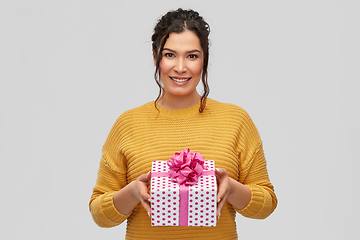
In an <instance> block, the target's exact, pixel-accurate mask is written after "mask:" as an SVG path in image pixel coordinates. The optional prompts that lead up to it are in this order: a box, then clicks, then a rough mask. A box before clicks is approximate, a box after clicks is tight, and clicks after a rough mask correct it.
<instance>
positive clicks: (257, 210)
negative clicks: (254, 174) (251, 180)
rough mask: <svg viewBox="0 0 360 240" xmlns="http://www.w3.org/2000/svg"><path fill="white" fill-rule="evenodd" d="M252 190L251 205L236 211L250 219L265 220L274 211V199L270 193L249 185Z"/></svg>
mask: <svg viewBox="0 0 360 240" xmlns="http://www.w3.org/2000/svg"><path fill="white" fill-rule="evenodd" d="M248 187H249V188H250V190H251V200H250V203H249V204H248V205H247V206H246V207H245V208H243V209H241V210H238V209H235V210H236V211H237V212H238V213H240V214H241V215H243V216H244V217H248V218H255V219H265V218H266V217H268V216H269V215H270V214H271V211H272V198H271V195H270V193H268V192H267V191H266V190H263V189H262V188H260V187H258V186H255V185H248Z"/></svg>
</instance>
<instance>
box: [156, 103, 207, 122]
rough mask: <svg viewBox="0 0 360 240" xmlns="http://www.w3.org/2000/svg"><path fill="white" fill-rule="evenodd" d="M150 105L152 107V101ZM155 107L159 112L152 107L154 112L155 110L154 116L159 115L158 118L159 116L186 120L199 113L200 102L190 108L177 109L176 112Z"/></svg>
mask: <svg viewBox="0 0 360 240" xmlns="http://www.w3.org/2000/svg"><path fill="white" fill-rule="evenodd" d="M152 105H153V106H154V101H152ZM156 106H157V108H158V109H159V111H157V110H156V108H155V107H154V110H155V112H156V114H159V116H161V117H167V118H174V119H181V118H188V117H191V116H194V115H196V114H200V112H199V107H200V101H199V102H198V103H197V104H195V105H194V106H192V107H190V108H185V109H178V110H168V109H165V108H162V107H161V106H159V105H158V104H157V105H156Z"/></svg>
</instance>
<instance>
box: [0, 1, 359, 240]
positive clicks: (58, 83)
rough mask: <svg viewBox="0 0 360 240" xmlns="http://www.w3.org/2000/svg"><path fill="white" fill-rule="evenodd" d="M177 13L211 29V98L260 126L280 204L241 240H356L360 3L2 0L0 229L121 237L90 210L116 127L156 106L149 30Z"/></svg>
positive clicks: (245, 226) (29, 235)
mask: <svg viewBox="0 0 360 240" xmlns="http://www.w3.org/2000/svg"><path fill="white" fill-rule="evenodd" d="M178 7H183V8H194V9H196V10H198V11H199V12H200V13H201V14H202V15H203V16H204V17H205V19H206V20H207V21H208V22H209V24H210V26H211V30H212V32H211V35H210V39H211V42H212V45H211V48H210V54H211V57H210V67H209V83H210V88H211V94H210V97H211V98H213V99H216V100H219V101H222V102H230V103H234V104H236V105H239V106H241V107H243V108H245V109H246V110H247V111H248V112H249V114H250V116H251V117H252V118H253V120H254V122H255V124H256V125H257V127H258V129H259V131H260V133H261V136H262V139H263V140H264V148H265V153H266V157H267V161H268V170H269V173H270V178H271V181H272V182H273V184H274V185H275V190H276V193H277V196H278V199H279V205H278V208H277V210H276V211H275V212H274V213H273V215H272V216H270V217H269V218H268V219H266V220H264V221H259V220H251V219H247V218H244V217H242V216H240V215H237V218H236V220H237V224H238V234H239V239H264V238H266V237H270V238H271V239H275V238H277V239H358V238H359V236H360V234H359V233H360V232H359V218H358V216H359V214H360V212H359V202H360V198H359V187H360V184H359V182H360V181H359V160H360V156H359V147H360V141H359V136H360V134H359V121H360V119H359V118H360V114H359V102H360V101H359V100H360V99H359V94H358V92H359V80H360V74H359V66H360V65H359V64H360V58H359V55H360V50H359V42H360V35H359V29H360V18H359V14H360V4H359V1H345V0H338V1H334V0H326V1H325V0H323V1H320V0H311V1H307V0H303V1H285V0H283V1H279V0H275V1H225V0H223V1H187V0H184V1H181V3H180V4H179V2H177V3H175V1H174V2H172V1H154V0H152V1H89V0H87V1H85V0H83V1H79V0H71V1H64V0H63V1H10V0H7V1H6V0H5V1H4V0H2V1H0V108H1V117H0V159H1V162H0V189H1V191H0V194H1V197H0V229H1V235H3V236H7V237H6V239H105V238H116V239H124V232H125V224H122V225H120V226H119V227H115V228H112V229H101V228H99V227H97V226H96V225H95V223H93V221H92V219H91V216H90V213H89V211H88V201H89V199H90V195H91V192H92V188H93V186H94V184H95V180H96V174H97V169H98V166H99V160H100V154H101V148H102V145H103V143H104V141H105V138H106V136H107V134H108V132H109V130H110V128H111V126H112V124H113V122H114V121H115V119H116V118H117V117H118V116H119V115H120V114H121V113H122V112H123V111H125V110H127V109H130V108H133V107H136V106H139V105H141V104H143V103H145V102H148V101H151V100H154V99H155V97H156V96H157V91H158V90H157V87H156V84H155V82H154V80H153V72H154V66H153V62H152V54H151V42H150V38H151V34H152V29H153V27H154V25H155V23H156V20H157V19H158V18H159V17H160V16H161V15H162V14H164V13H165V12H167V11H168V10H171V9H176V8H178Z"/></svg>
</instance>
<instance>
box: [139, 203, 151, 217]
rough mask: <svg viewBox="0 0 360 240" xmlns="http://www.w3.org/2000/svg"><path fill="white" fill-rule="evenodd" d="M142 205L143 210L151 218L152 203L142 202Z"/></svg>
mask: <svg viewBox="0 0 360 240" xmlns="http://www.w3.org/2000/svg"><path fill="white" fill-rule="evenodd" d="M141 205H142V206H143V208H144V209H145V210H146V211H147V213H148V215H149V217H150V216H151V215H150V214H151V207H150V203H149V201H147V200H141Z"/></svg>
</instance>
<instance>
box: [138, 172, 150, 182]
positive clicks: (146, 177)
mask: <svg viewBox="0 0 360 240" xmlns="http://www.w3.org/2000/svg"><path fill="white" fill-rule="evenodd" d="M150 179H151V174H150V172H148V173H147V174H141V175H140V176H139V177H138V180H139V181H141V182H149V180H150Z"/></svg>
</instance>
